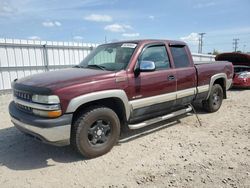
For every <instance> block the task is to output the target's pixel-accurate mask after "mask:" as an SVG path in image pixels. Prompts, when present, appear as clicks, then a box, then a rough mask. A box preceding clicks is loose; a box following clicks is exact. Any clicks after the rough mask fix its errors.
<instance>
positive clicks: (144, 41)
mask: <svg viewBox="0 0 250 188" xmlns="http://www.w3.org/2000/svg"><path fill="white" fill-rule="evenodd" d="M160 42H164V43H165V42H166V43H168V44H172V45H186V43H185V42H182V41H176V40H165V39H164V40H163V39H140V40H124V41H116V42H111V43H109V44H115V43H137V44H148V43H160Z"/></svg>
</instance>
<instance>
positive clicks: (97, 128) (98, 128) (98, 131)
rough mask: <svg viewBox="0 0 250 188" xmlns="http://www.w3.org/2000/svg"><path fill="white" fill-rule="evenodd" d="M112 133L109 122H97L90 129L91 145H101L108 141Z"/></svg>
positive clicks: (89, 139) (89, 138)
mask: <svg viewBox="0 0 250 188" xmlns="http://www.w3.org/2000/svg"><path fill="white" fill-rule="evenodd" d="M110 133H111V125H110V122H109V121H106V120H97V121H95V122H94V123H93V124H92V125H91V126H90V128H89V129H88V141H89V143H90V144H91V145H95V146H96V145H100V144H104V143H106V142H107V141H108V139H109V137H110Z"/></svg>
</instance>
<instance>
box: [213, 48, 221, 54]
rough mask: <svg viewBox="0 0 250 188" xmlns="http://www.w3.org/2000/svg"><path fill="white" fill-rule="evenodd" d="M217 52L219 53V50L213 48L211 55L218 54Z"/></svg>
mask: <svg viewBox="0 0 250 188" xmlns="http://www.w3.org/2000/svg"><path fill="white" fill-rule="evenodd" d="M219 53H220V52H219V51H218V50H215V49H214V50H213V53H212V54H213V55H218V54H219Z"/></svg>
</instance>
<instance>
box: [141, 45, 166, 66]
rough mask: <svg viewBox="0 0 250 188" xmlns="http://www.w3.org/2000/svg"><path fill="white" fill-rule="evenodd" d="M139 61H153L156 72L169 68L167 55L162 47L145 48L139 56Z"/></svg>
mask: <svg viewBox="0 0 250 188" xmlns="http://www.w3.org/2000/svg"><path fill="white" fill-rule="evenodd" d="M140 61H153V62H154V63H155V68H156V70H164V69H169V68H170V63H169V58H168V54H167V51H166V48H165V46H164V45H161V46H150V47H148V48H146V49H145V50H144V52H143V53H142V55H141V58H140Z"/></svg>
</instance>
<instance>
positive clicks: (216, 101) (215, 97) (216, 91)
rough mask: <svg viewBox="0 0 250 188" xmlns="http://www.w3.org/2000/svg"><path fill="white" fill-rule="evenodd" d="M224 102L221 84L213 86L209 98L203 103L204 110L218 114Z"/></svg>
mask: <svg viewBox="0 0 250 188" xmlns="http://www.w3.org/2000/svg"><path fill="white" fill-rule="evenodd" d="M222 100H223V89H222V87H221V86H220V85H219V84H214V85H213V86H212V89H211V92H210V95H209V98H208V99H207V100H205V101H203V108H204V109H205V110H206V111H207V112H210V113H212V112H216V111H218V110H219V109H220V107H221V104H222Z"/></svg>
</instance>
